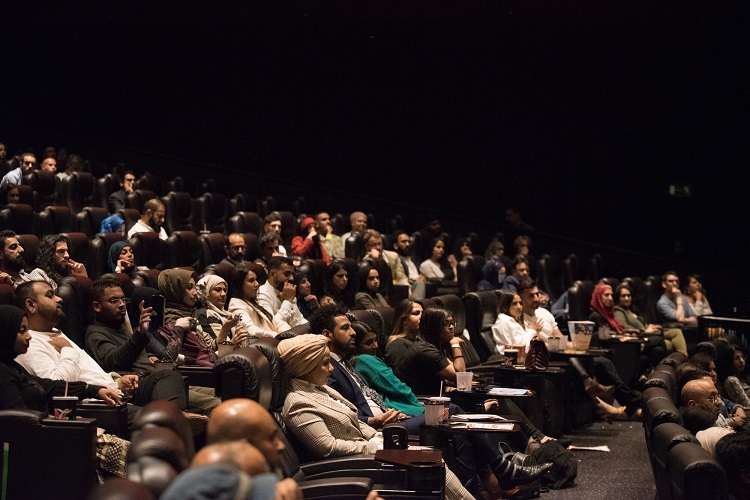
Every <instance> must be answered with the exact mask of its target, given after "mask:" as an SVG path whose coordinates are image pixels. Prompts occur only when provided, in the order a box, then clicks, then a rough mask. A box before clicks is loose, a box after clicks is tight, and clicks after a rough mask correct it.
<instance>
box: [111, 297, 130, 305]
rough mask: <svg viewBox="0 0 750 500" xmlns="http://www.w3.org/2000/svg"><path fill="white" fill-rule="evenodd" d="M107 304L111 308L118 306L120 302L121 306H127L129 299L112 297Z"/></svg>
mask: <svg viewBox="0 0 750 500" xmlns="http://www.w3.org/2000/svg"><path fill="white" fill-rule="evenodd" d="M107 302H109V303H110V304H112V305H113V306H116V305H119V304H120V302H122V303H123V304H125V305H126V306H127V305H128V304H130V299H127V298H121V299H118V298H117V297H112V298H111V299H109V300H108V301H107Z"/></svg>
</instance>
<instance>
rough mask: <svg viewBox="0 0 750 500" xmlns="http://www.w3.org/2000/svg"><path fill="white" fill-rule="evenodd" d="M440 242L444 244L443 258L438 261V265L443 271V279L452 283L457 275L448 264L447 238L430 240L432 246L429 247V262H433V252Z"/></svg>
mask: <svg viewBox="0 0 750 500" xmlns="http://www.w3.org/2000/svg"><path fill="white" fill-rule="evenodd" d="M438 241H442V242H443V248H444V251H443V256H442V257H441V258H440V260H439V261H438V265H439V266H440V270H441V271H443V276H444V277H443V279H444V280H446V281H451V280H452V279H453V278H455V277H456V275H455V274H454V273H453V268H452V267H451V265H450V264H449V263H448V251H449V250H448V242H447V241H445V238H443V237H438V238H432V239H431V240H430V246H429V247H428V248H429V249H430V254H429V256H428V259H429V260H432V251H433V250H434V248H435V245H437V243H438Z"/></svg>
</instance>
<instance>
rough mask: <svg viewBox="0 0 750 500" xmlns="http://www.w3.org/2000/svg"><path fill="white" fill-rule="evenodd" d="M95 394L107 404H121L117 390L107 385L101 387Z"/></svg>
mask: <svg viewBox="0 0 750 500" xmlns="http://www.w3.org/2000/svg"><path fill="white" fill-rule="evenodd" d="M96 394H97V395H98V396H99V398H100V399H101V400H103V401H104V402H105V403H107V404H108V405H121V404H122V399H120V395H119V394H118V393H117V391H116V390H114V389H110V388H109V387H102V388H101V389H99V392H97V393H96Z"/></svg>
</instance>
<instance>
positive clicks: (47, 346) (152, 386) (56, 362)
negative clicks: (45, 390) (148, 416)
mask: <svg viewBox="0 0 750 500" xmlns="http://www.w3.org/2000/svg"><path fill="white" fill-rule="evenodd" d="M16 296H17V302H18V304H19V306H20V307H21V308H22V309H24V310H25V311H26V316H27V317H28V319H29V333H30V334H31V341H30V342H29V349H28V351H26V354H22V355H20V356H17V357H16V359H15V360H16V361H17V362H18V364H20V365H21V366H23V367H24V368H26V370H27V371H28V372H29V373H31V374H32V375H36V376H37V377H42V378H49V379H53V380H68V381H75V380H80V381H83V382H86V383H88V384H92V385H100V386H103V387H108V388H110V389H114V390H117V391H119V392H120V393H121V394H123V395H125V396H130V397H132V398H133V403H134V404H137V405H144V404H146V403H147V402H149V401H150V400H151V399H152V396H153V395H155V394H156V393H157V392H158V393H160V394H162V395H165V394H172V395H173V396H174V397H171V398H167V399H169V400H174V401H175V402H176V403H177V404H178V406H180V407H181V408H182V409H185V407H186V405H187V401H186V399H185V385H184V382H183V380H182V377H181V376H180V375H179V373H177V372H173V371H170V370H164V372H167V374H162V373H161V372H158V374H157V375H156V378H154V379H153V380H152V381H150V380H146V379H147V377H152V376H153V375H148V376H147V377H144V379H140V377H139V376H138V375H135V374H128V375H125V374H123V375H120V374H118V373H115V372H112V373H107V372H105V371H104V369H102V367H101V366H99V365H98V364H97V362H96V361H94V359H93V358H92V357H91V356H89V355H88V353H87V352H86V351H84V350H83V349H81V348H80V347H79V346H77V345H76V344H75V342H72V341H71V340H70V339H69V338H68V337H67V335H65V334H64V333H63V332H61V331H60V330H58V329H57V328H55V327H56V325H57V324H58V323H59V322H60V320H61V319H62V318H63V317H64V316H65V313H64V312H63V310H62V298H60V297H58V296H56V295H55V293H54V291H53V290H52V287H51V286H50V284H49V283H47V282H45V281H30V282H27V283H23V284H21V285H19V286H18V288H17V289H16ZM123 305H124V303H123ZM157 385H158V386H159V388H158V389H157V388H156V386H157ZM165 389H166V390H167V391H166V392H165ZM153 399H156V398H153Z"/></svg>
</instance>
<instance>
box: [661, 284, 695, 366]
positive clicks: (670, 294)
mask: <svg viewBox="0 0 750 500" xmlns="http://www.w3.org/2000/svg"><path fill="white" fill-rule="evenodd" d="M661 286H662V288H663V289H664V293H663V294H662V296H661V297H659V300H658V301H657V302H656V309H657V310H658V311H659V316H660V317H661V320H662V321H663V322H664V323H675V322H677V323H681V324H682V326H683V327H685V326H688V327H696V326H698V319H697V317H696V315H695V312H693V308H692V307H690V304H689V303H688V299H687V298H685V297H683V296H682V292H681V291H680V279H679V278H678V277H677V273H675V272H674V271H667V272H666V273H664V276H662V279H661ZM684 354H687V353H684Z"/></svg>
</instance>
